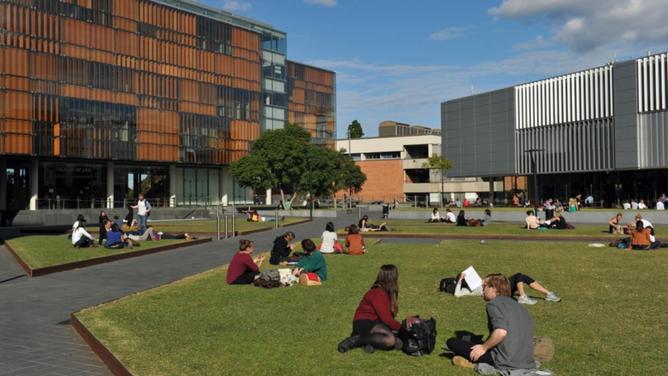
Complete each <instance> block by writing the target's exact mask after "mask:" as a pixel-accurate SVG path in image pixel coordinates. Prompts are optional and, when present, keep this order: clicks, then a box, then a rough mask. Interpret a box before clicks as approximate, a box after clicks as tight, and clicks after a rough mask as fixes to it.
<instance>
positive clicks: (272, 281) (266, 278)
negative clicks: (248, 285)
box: [253, 269, 282, 289]
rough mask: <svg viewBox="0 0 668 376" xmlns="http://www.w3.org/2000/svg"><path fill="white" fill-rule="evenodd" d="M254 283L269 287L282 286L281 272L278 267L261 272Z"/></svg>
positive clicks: (257, 285) (258, 285)
mask: <svg viewBox="0 0 668 376" xmlns="http://www.w3.org/2000/svg"><path fill="white" fill-rule="evenodd" d="M253 285H255V286H256V287H264V288H267V289H271V288H274V287H281V286H282V285H281V273H280V272H279V271H278V269H271V270H265V271H263V272H261V273H260V274H259V276H258V277H257V278H255V280H254V281H253Z"/></svg>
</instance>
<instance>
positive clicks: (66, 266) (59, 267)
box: [5, 238, 211, 277]
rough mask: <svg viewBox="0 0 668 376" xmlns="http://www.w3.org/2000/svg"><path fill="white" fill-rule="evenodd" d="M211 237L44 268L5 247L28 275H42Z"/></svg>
mask: <svg viewBox="0 0 668 376" xmlns="http://www.w3.org/2000/svg"><path fill="white" fill-rule="evenodd" d="M210 241H211V238H205V239H195V240H191V241H187V242H183V243H176V244H168V245H165V246H161V247H155V248H149V249H145V250H140V251H134V252H127V253H117V254H112V255H109V256H103V257H96V258H92V259H87V260H80V261H73V262H68V263H65V264H58V265H52V266H45V267H43V268H37V269H32V268H31V267H30V266H29V265H28V264H27V263H26V262H25V261H23V259H22V258H21V257H19V255H18V254H17V253H16V251H15V250H14V249H12V247H11V246H10V245H9V244H8V243H5V247H6V248H7V250H8V251H9V253H11V254H12V255H13V256H14V258H15V259H16V262H18V263H19V265H20V266H21V267H22V268H23V270H25V272H26V274H27V275H28V277H39V276H42V275H46V274H52V273H58V272H63V271H66V270H72V269H79V268H85V267H88V266H93V265H99V264H105V263H107V262H112V261H116V260H123V259H128V258H133V257H139V256H144V255H148V254H151V253H158V252H163V251H169V250H172V249H177V248H183V247H189V246H191V245H197V244H202V243H206V242H210Z"/></svg>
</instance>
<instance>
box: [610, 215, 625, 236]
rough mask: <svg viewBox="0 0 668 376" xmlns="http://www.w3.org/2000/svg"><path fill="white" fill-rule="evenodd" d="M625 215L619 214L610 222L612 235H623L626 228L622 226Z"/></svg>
mask: <svg viewBox="0 0 668 376" xmlns="http://www.w3.org/2000/svg"><path fill="white" fill-rule="evenodd" d="M623 217H624V214H622V213H617V214H615V216H614V217H612V218H610V220H609V221H608V232H609V233H611V234H618V235H623V234H624V229H625V226H624V225H622V218H623Z"/></svg>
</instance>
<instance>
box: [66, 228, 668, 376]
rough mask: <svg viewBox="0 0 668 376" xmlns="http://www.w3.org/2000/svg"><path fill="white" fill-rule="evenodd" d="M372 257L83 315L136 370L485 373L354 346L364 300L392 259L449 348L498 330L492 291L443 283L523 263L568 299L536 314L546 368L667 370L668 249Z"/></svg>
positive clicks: (405, 303)
mask: <svg viewBox="0 0 668 376" xmlns="http://www.w3.org/2000/svg"><path fill="white" fill-rule="evenodd" d="M369 249H370V253H369V254H367V255H365V256H359V257H353V256H340V255H332V256H326V257H327V263H328V267H329V273H330V275H329V277H330V279H329V280H328V281H327V282H326V283H325V284H324V285H323V286H321V287H309V288H306V287H302V286H295V287H291V288H281V289H272V290H266V289H260V288H256V287H253V286H228V285H226V283H225V269H223V268H220V269H216V270H213V271H209V272H206V273H203V274H200V275H197V276H194V277H190V278H187V279H185V280H182V281H179V282H176V283H174V284H171V285H167V286H163V287H159V288H156V289H153V290H150V291H147V292H144V293H140V294H136V295H133V296H130V297H127V298H124V299H121V300H118V301H115V302H112V303H109V304H105V305H101V306H98V307H93V308H90V309H86V310H84V311H82V312H80V313H77V317H79V318H80V319H81V320H82V321H83V323H84V324H85V325H86V326H87V327H88V328H89V329H90V330H91V331H92V332H93V334H94V335H95V336H97V337H98V338H99V339H101V341H102V342H103V343H104V344H105V345H106V346H107V347H108V348H110V349H111V351H112V352H113V353H114V355H115V356H116V357H117V358H118V359H120V360H121V361H122V362H123V363H124V364H125V365H126V366H127V367H128V368H129V369H130V371H131V372H132V373H133V374H135V375H175V374H178V375H234V374H250V375H267V374H270V375H274V374H275V375H284V374H308V375H352V374H355V375H357V374H365V375H381V374H388V375H420V374H424V375H436V374H448V375H450V374H451V375H472V374H473V371H471V370H465V369H458V368H456V367H454V366H452V365H451V364H450V362H449V360H448V359H447V358H444V357H441V356H438V354H439V353H440V351H436V352H435V353H433V354H431V355H429V356H425V357H420V358H414V357H409V356H407V355H404V354H402V353H400V352H396V351H393V352H376V353H374V354H372V355H370V354H366V353H364V352H363V351H362V350H353V351H351V352H349V353H346V354H339V353H338V352H337V351H336V345H337V343H338V342H339V341H340V340H342V339H343V338H345V337H346V336H347V335H348V334H349V333H350V331H351V320H352V316H353V313H354V311H355V308H356V307H357V304H358V303H359V300H360V298H361V297H362V295H363V294H364V292H365V291H366V290H367V289H368V288H369V286H370V285H371V283H372V282H373V280H374V278H375V274H376V272H377V270H378V267H379V266H380V265H381V264H384V263H394V264H396V265H397V266H398V267H399V271H400V278H399V282H400V312H399V315H398V316H399V317H405V316H406V315H409V314H414V313H419V314H421V315H422V316H423V317H430V316H433V317H434V318H436V320H437V326H438V338H437V346H438V347H437V348H440V346H441V345H442V344H443V342H444V341H445V340H446V339H447V338H448V337H450V336H452V335H453V332H454V331H455V330H470V331H472V332H475V333H478V334H485V335H486V334H487V329H486V319H485V308H484V302H483V300H482V298H479V297H465V298H460V299H456V298H454V297H452V296H446V295H444V294H442V293H439V292H438V291H437V287H438V283H439V280H440V279H441V278H443V277H445V276H453V275H455V274H456V273H457V272H459V271H461V270H463V269H464V268H466V267H467V266H469V265H471V264H472V265H475V266H476V268H477V269H478V271H479V272H480V273H481V274H482V275H484V274H487V273H490V272H502V273H506V274H510V273H514V272H517V271H521V272H524V273H527V274H529V275H531V276H533V277H534V278H536V279H538V280H539V281H540V282H542V283H543V284H544V285H545V286H546V287H548V288H551V289H554V290H555V291H556V292H557V293H559V294H560V295H561V296H562V298H563V301H562V302H561V303H545V302H543V301H540V302H539V303H538V304H537V305H535V306H531V307H528V308H527V309H528V310H529V312H530V313H531V315H532V316H533V318H534V320H535V321H536V332H537V335H547V336H550V337H552V338H553V339H554V342H555V345H556V355H555V359H554V361H552V362H549V363H546V364H545V365H544V366H545V367H546V368H550V369H552V370H554V371H555V372H556V373H557V374H560V375H631V374H633V375H658V374H663V373H664V366H663V360H664V358H665V356H664V349H665V346H664V345H663V344H665V343H666V341H668V327H667V323H668V313H667V312H666V309H665V304H664V303H665V301H666V300H667V299H668V289H665V288H663V287H661V285H658V286H657V283H660V276H661V275H662V274H663V273H665V270H666V268H667V267H668V252H665V251H653V252H628V251H620V250H617V249H613V248H588V247H587V246H585V245H583V244H582V245H580V244H573V243H545V242H541V243H536V242H527V243H521V245H518V244H517V243H513V242H507V241H490V242H488V243H487V244H479V243H477V242H475V241H444V242H442V243H440V245H438V246H434V245H397V244H390V243H387V244H379V245H376V246H371V247H369Z"/></svg>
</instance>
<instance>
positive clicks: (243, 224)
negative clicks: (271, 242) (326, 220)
mask: <svg viewBox="0 0 668 376" xmlns="http://www.w3.org/2000/svg"><path fill="white" fill-rule="evenodd" d="M305 219H306V218H299V217H285V218H284V219H283V220H282V221H280V222H279V225H280V226H285V225H289V224H291V223H295V222H299V221H303V220H305ZM224 221H225V220H224V219H223V218H222V217H221V218H220V231H221V232H225V222H224ZM149 224H150V225H151V226H153V227H154V228H155V229H156V231H163V232H178V233H184V232H188V233H191V232H193V233H197V232H200V233H215V232H216V220H215V219H213V220H211V219H191V220H189V219H184V220H179V221H160V222H158V221H149ZM271 228H274V222H248V221H246V219H241V218H237V221H236V223H235V230H236V231H251V230H264V229H271ZM88 230H90V231H91V232H97V231H98V228H97V226H88ZM227 230H228V231H230V232H231V231H232V220H231V219H230V220H228V223H227Z"/></svg>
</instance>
